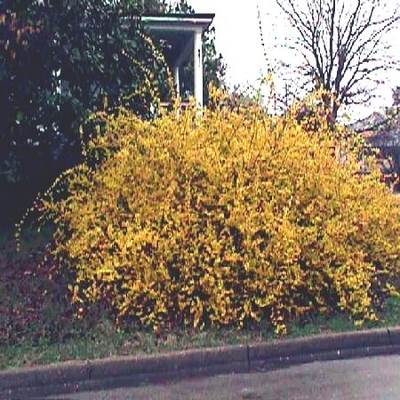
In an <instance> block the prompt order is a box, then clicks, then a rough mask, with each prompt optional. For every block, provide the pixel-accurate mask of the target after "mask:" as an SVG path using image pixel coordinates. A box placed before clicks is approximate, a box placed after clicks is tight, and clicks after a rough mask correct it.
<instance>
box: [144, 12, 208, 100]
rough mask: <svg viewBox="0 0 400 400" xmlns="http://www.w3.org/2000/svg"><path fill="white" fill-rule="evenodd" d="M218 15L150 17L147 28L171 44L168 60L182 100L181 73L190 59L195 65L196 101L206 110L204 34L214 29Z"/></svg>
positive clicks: (167, 52) (168, 50)
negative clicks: (204, 103) (212, 26)
mask: <svg viewBox="0 0 400 400" xmlns="http://www.w3.org/2000/svg"><path fill="white" fill-rule="evenodd" d="M214 17H215V14H146V15H144V16H143V17H142V21H143V24H144V25H145V27H146V28H147V29H148V30H149V32H150V33H151V34H153V35H154V36H155V37H157V38H158V39H161V40H164V41H165V42H167V43H168V49H167V50H166V54H165V57H166V60H167V62H168V64H169V66H170V68H171V70H172V71H173V73H174V78H175V84H176V89H177V93H178V96H179V95H180V89H181V85H180V71H181V68H182V66H183V65H184V63H185V62H187V61H188V60H189V57H193V61H194V85H193V86H194V93H193V95H194V97H195V99H196V102H197V104H198V106H199V107H203V102H204V94H203V84H204V82H203V81H204V74H203V32H204V31H205V30H207V29H208V28H209V26H210V25H211V23H212V21H213V19H214Z"/></svg>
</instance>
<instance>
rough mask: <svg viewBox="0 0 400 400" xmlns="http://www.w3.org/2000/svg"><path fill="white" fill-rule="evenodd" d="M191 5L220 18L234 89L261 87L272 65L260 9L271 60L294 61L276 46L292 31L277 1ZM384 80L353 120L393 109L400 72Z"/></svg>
mask: <svg viewBox="0 0 400 400" xmlns="http://www.w3.org/2000/svg"><path fill="white" fill-rule="evenodd" d="M300 1H303V0H300ZM346 1H349V2H351V1H353V0H346ZM390 1H391V2H392V1H395V0H390ZM189 3H190V4H191V5H192V6H193V7H194V9H195V10H196V12H199V13H203V12H204V13H215V14H216V16H215V20H214V26H215V29H216V46H217V50H218V51H219V52H220V53H222V55H223V57H224V59H225V61H226V63H227V67H228V69H227V82H228V84H229V85H230V86H231V87H233V86H234V85H237V84H239V85H241V86H242V87H245V86H246V85H247V84H251V85H257V84H256V82H257V80H258V79H259V78H260V77H262V76H265V75H266V73H267V69H268V64H267V61H266V60H265V57H264V55H263V47H262V46H261V41H260V29H259V23H258V21H259V19H258V9H259V10H260V15H261V23H262V28H263V33H264V38H265V44H266V48H267V50H268V58H269V59H270V60H275V59H281V60H284V61H286V59H287V58H288V57H293V55H289V54H288V52H287V50H284V49H283V48H276V46H275V45H276V44H279V43H280V44H282V43H284V42H285V37H286V36H287V34H288V32H290V31H291V28H290V25H289V23H288V21H287V19H286V18H285V16H284V15H282V14H281V13H280V11H279V9H278V7H277V5H276V4H275V1H274V0H246V1H238V0H189ZM397 36H400V31H397V34H396V33H393V34H392V36H391V38H390V42H391V44H393V45H394V46H396V45H397V43H398V42H397V41H396V37H397ZM397 49H398V45H397ZM395 50H396V49H393V50H392V51H395ZM397 53H398V51H397ZM380 78H382V80H383V81H385V82H386V83H385V84H384V85H383V86H381V87H380V88H379V90H378V91H377V95H378V98H377V99H376V100H374V101H373V102H372V103H371V104H370V105H368V106H367V107H358V108H353V109H352V110H348V111H349V113H350V114H351V115H352V119H354V118H355V119H359V118H363V117H366V116H367V115H369V114H370V113H371V112H372V111H382V110H383V109H384V107H385V106H390V105H391V102H392V88H393V87H395V86H396V85H400V72H398V71H396V72H391V73H388V74H387V75H386V76H381V77H380Z"/></svg>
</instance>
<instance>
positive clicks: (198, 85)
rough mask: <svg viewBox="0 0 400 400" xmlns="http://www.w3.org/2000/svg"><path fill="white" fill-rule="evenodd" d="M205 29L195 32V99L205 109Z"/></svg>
mask: <svg viewBox="0 0 400 400" xmlns="http://www.w3.org/2000/svg"><path fill="white" fill-rule="evenodd" d="M202 35H203V29H202V28H198V29H196V31H195V32H194V97H195V99H196V103H197V105H198V106H199V107H200V108H202V107H203V39H202Z"/></svg>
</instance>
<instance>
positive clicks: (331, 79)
mask: <svg viewBox="0 0 400 400" xmlns="http://www.w3.org/2000/svg"><path fill="white" fill-rule="evenodd" d="M390 1H391V2H393V3H395V1H394V0H390ZM276 3H277V4H278V6H279V7H280V9H281V10H282V11H283V12H284V13H285V14H286V16H287V17H288V18H289V20H290V23H291V25H292V27H293V28H294V30H295V32H296V35H297V37H296V38H295V39H294V43H293V48H294V49H295V50H296V51H297V52H298V53H299V54H300V55H301V58H302V60H303V61H304V65H303V66H302V74H303V76H305V77H306V80H305V86H307V87H308V88H310V87H311V88H313V89H315V88H322V89H324V90H326V91H327V92H328V93H331V94H332V95H331V96H329V99H326V102H327V105H328V106H329V107H330V110H331V114H332V119H333V120H336V118H337V115H338V110H339V108H340V106H341V105H343V104H346V105H351V104H364V103H366V102H368V101H369V100H371V99H372V97H374V89H375V88H376V87H377V86H378V85H379V83H380V79H379V78H380V74H381V73H382V72H383V71H384V70H388V69H391V68H395V66H396V61H395V60H393V59H390V58H389V57H388V50H389V47H390V46H388V44H387V43H386V38H387V35H388V34H389V33H390V32H391V31H392V30H393V29H395V28H397V27H398V22H399V21H400V13H399V7H398V6H394V7H393V6H392V7H390V9H389V6H387V4H386V1H385V0H276Z"/></svg>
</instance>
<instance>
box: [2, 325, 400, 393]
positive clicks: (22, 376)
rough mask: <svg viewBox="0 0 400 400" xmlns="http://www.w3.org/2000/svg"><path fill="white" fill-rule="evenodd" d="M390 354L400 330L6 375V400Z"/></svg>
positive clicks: (397, 348)
mask: <svg viewBox="0 0 400 400" xmlns="http://www.w3.org/2000/svg"><path fill="white" fill-rule="evenodd" d="M388 354H400V327H397V328H390V329H375V330H369V331H361V332H350V333H338V334H328V335H317V336H312V337H308V338H300V339H292V340H284V341H276V342H272V343H265V344H250V345H247V346H229V347H221V348H211V349H200V350H189V351H184V352H173V353H169V354H161V355H154V356H144V357H120V358H111V359H103V360H95V361H72V362H66V363H61V364H55V365H49V366H44V367H34V368H23V369H19V370H11V371H5V372H0V399H17V398H18V399H22V398H35V397H36V398H38V397H37V396H45V395H51V394H59V393H71V392H75V391H83V390H94V389H104V388H108V387H112V386H134V385H142V384H146V383H150V382H160V381H163V380H166V379H181V378H184V377H187V376H192V375H196V376H198V375H212V374H220V373H240V372H249V371H252V370H253V371H254V370H268V369H272V368H279V367H282V366H289V365H294V364H298V363H307V362H313V361H324V360H335V359H347V358H354V357H369V356H374V355H388Z"/></svg>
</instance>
